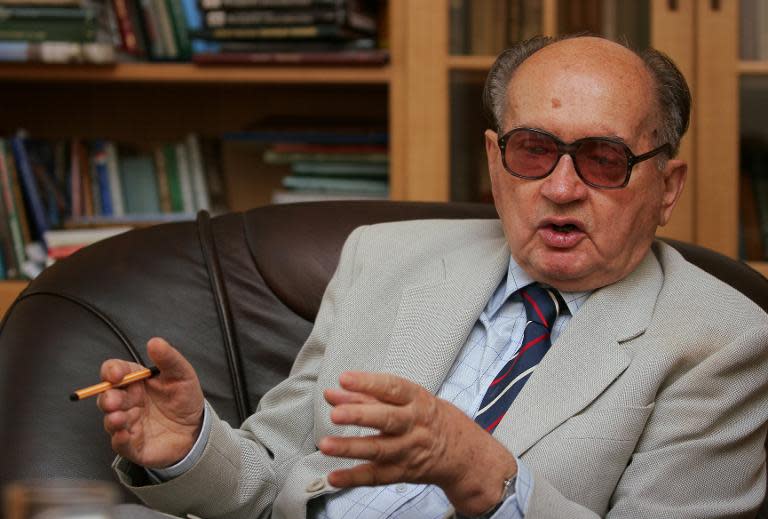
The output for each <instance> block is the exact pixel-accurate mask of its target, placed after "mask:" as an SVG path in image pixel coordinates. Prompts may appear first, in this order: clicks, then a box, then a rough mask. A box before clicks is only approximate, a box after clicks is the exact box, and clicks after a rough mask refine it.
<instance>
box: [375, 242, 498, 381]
mask: <svg viewBox="0 0 768 519" xmlns="http://www.w3.org/2000/svg"><path fill="white" fill-rule="evenodd" d="M508 265H509V249H508V247H507V243H506V240H505V239H504V237H503V236H500V237H499V238H497V239H493V240H482V241H480V242H479V243H476V244H473V245H472V246H470V247H466V248H460V249H458V250H456V251H455V252H453V253H451V254H449V255H447V256H445V257H443V258H439V259H437V260H436V261H435V262H434V264H433V265H432V266H431V267H430V268H429V269H428V274H427V275H428V277H429V278H430V279H428V280H427V281H426V282H422V283H418V284H416V285H412V286H410V287H408V288H406V289H405V290H404V292H403V296H402V299H401V302H400V307H399V309H398V314H397V317H396V319H395V324H394V328H393V331H392V338H391V342H390V345H389V348H388V350H387V356H386V359H385V362H384V366H383V371H385V372H389V373H393V374H395V375H398V376H401V377H404V378H407V379H409V380H412V381H414V382H416V383H418V384H419V385H421V386H423V387H425V388H426V389H428V390H429V391H431V392H432V393H436V392H437V390H438V389H439V388H440V384H442V382H443V380H444V379H445V377H446V375H447V374H448V371H449V370H450V368H451V366H452V364H453V361H454V359H455V357H456V355H457V354H458V352H459V350H460V349H461V347H462V346H463V345H464V342H465V341H466V338H467V336H468V335H469V333H470V331H471V330H472V326H473V325H474V323H475V321H476V320H477V318H478V317H479V315H480V313H481V312H482V310H483V308H485V305H486V304H487V302H488V300H489V299H490V297H491V295H492V294H493V291H494V290H495V289H496V287H497V286H498V285H499V283H500V282H501V279H502V277H503V276H504V274H506V271H507V266H508Z"/></svg>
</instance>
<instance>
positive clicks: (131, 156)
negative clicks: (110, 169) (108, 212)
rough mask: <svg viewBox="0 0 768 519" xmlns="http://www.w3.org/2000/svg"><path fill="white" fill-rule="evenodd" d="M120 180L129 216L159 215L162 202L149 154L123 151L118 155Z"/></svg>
mask: <svg viewBox="0 0 768 519" xmlns="http://www.w3.org/2000/svg"><path fill="white" fill-rule="evenodd" d="M118 161H119V164H120V172H121V175H120V178H121V180H122V183H123V185H122V188H123V194H124V197H125V200H124V201H125V212H126V216H127V215H132V214H141V213H153V214H156V213H159V212H160V201H159V198H158V193H157V179H156V178H155V168H154V166H153V162H152V157H151V156H150V155H148V154H141V153H133V152H131V151H128V150H121V152H119V153H118Z"/></svg>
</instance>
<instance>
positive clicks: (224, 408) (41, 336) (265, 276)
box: [0, 201, 768, 506]
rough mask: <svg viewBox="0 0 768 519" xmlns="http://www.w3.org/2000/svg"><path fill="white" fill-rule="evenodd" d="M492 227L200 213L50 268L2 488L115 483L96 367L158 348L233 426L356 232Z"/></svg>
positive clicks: (723, 268)
mask: <svg viewBox="0 0 768 519" xmlns="http://www.w3.org/2000/svg"><path fill="white" fill-rule="evenodd" d="M495 217H496V213H495V210H494V208H493V207H492V206H490V205H475V204H456V203H451V204H449V203H413V202H368V201H366V202H332V203H307V204H294V205H285V206H268V207H262V208H258V209H254V210H251V211H248V212H245V213H232V214H226V215H223V216H219V217H216V218H209V216H208V215H207V214H206V213H201V214H200V215H199V217H198V219H197V221H196V222H184V223H170V224H163V225H159V226H156V227H151V228H146V229H141V230H135V231H131V232H129V233H126V234H123V235H119V236H117V237H114V238H111V239H109V240H106V241H103V242H100V243H97V244H95V245H93V246H91V247H88V248H86V249H83V250H81V251H80V252H78V253H76V254H74V255H73V256H72V257H70V258H68V259H67V260H64V261H61V262H59V263H57V264H55V265H54V266H53V267H51V268H49V269H48V270H46V271H45V272H44V273H43V274H42V275H41V276H40V277H39V278H37V279H36V280H34V281H33V282H32V283H31V284H30V285H29V287H28V288H27V289H26V290H25V291H24V292H23V293H22V294H21V295H20V296H19V298H18V299H17V300H16V302H15V303H14V305H13V307H12V308H11V309H10V310H9V312H8V313H7V314H6V318H5V319H4V321H3V322H2V324H1V325H0V449H2V461H1V462H0V467H2V468H1V470H0V485H4V484H5V483H7V482H9V481H11V480H15V479H25V478H51V477H66V478H86V479H106V480H111V479H113V478H114V476H113V474H112V471H111V468H110V463H111V461H112V459H113V454H112V451H111V449H110V446H109V440H108V437H107V435H106V433H104V432H103V430H102V428H101V423H102V418H101V415H100V413H99V412H98V410H97V409H96V406H95V404H94V402H92V401H90V402H89V401H85V402H79V403H72V402H70V401H69V399H68V395H69V394H70V393H71V392H72V390H73V389H75V388H79V387H83V386H87V385H90V384H92V383H94V382H95V381H97V380H98V379H99V366H100V364H101V362H102V361H103V360H105V359H107V358H111V357H121V358H126V359H133V360H135V361H137V362H140V363H142V364H143V363H144V362H145V347H144V346H145V344H146V341H147V339H149V338H150V337H152V336H155V335H159V336H163V337H165V338H167V339H168V340H169V341H170V342H171V343H172V344H174V345H176V346H177V347H178V348H179V349H180V350H181V351H182V353H183V354H184V355H186V356H187V358H189V359H190V361H191V362H192V364H193V365H194V366H195V367H196V369H197V370H198V374H199V376H200V380H201V382H202V384H203V388H204V391H205V394H206V397H207V398H208V400H209V401H210V402H211V403H212V404H213V406H214V407H215V408H216V409H217V411H218V413H219V414H220V416H222V417H223V418H224V419H226V420H227V421H228V422H229V423H231V424H232V425H237V424H239V423H240V422H241V421H242V420H243V419H244V418H245V417H246V416H248V415H249V414H250V413H251V412H252V411H253V410H254V409H255V408H256V405H257V404H258V402H259V399H260V398H261V396H262V395H263V394H264V393H265V392H266V391H267V390H268V389H269V388H271V387H272V386H274V385H275V384H276V383H278V382H279V381H280V380H282V379H283V378H284V377H286V376H287V374H288V371H289V369H290V366H291V363H292V361H293V358H294V356H295V355H296V353H297V352H298V350H299V348H300V347H301V345H302V343H303V342H304V340H305V338H306V337H307V335H308V334H309V332H310V329H311V327H312V322H313V320H314V317H315V315H316V313H317V309H318V306H319V304H320V299H321V297H322V294H323V291H324V290H325V286H326V284H327V282H328V280H329V279H330V277H331V275H332V274H333V271H334V269H335V267H336V263H337V261H338V257H339V253H340V252H341V247H342V244H343V243H344V240H345V239H346V237H347V235H348V234H349V233H350V231H351V230H352V229H354V228H355V227H357V226H359V225H364V224H369V223H376V222H384V221H394V220H407V219H416V218H495ZM404 238H406V239H407V237H404ZM670 243H671V244H672V245H673V246H675V247H676V248H677V249H678V250H680V251H681V252H682V253H683V255H684V256H686V257H687V258H688V259H689V260H690V261H692V262H693V263H695V264H697V265H699V266H700V267H701V268H703V269H704V270H707V271H709V272H710V273H712V274H713V275H715V276H717V277H718V278H720V279H722V280H724V281H725V282H726V283H729V284H731V285H733V286H734V287H736V288H737V289H738V290H740V291H741V292H743V293H744V294H745V295H747V297H749V298H751V299H752V300H754V301H755V302H756V303H757V304H759V305H760V306H761V307H762V308H763V309H767V310H768V281H767V280H766V279H765V278H764V277H763V276H761V275H760V274H758V273H757V272H755V271H754V270H752V269H750V268H749V267H747V266H746V265H744V264H743V263H740V262H736V261H733V260H731V259H729V258H726V257H724V256H722V255H720V254H717V253H715V252H712V251H710V250H707V249H703V248H701V247H697V246H694V245H690V244H684V243H681V242H674V241H671V242H670ZM125 497H126V500H127V501H130V500H133V498H132V497H131V496H129V495H128V494H126V496H125ZM764 506H765V505H764Z"/></svg>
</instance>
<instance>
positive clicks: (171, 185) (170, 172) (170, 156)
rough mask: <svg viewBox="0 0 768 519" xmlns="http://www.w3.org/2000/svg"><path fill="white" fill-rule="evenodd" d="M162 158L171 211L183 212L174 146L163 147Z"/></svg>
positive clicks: (166, 145) (177, 162)
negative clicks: (163, 159) (163, 158)
mask: <svg viewBox="0 0 768 519" xmlns="http://www.w3.org/2000/svg"><path fill="white" fill-rule="evenodd" d="M163 156H164V157H165V175H166V177H167V178H168V194H169V195H170V197H171V211H172V212H174V213H180V212H182V211H184V198H183V197H182V193H181V178H180V177H179V161H178V159H177V157H176V146H175V145H173V144H165V145H163Z"/></svg>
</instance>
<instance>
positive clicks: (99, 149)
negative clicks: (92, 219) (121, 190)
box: [93, 140, 114, 216]
mask: <svg viewBox="0 0 768 519" xmlns="http://www.w3.org/2000/svg"><path fill="white" fill-rule="evenodd" d="M93 167H94V171H95V173H96V174H95V175H94V177H95V181H96V185H97V186H98V195H99V197H98V198H99V202H100V204H99V206H100V209H101V210H100V211H98V214H101V215H104V216H112V215H113V214H114V210H113V209H112V192H111V186H110V184H111V182H110V175H109V167H108V163H107V150H106V143H105V142H104V141H102V140H98V141H96V142H95V143H94V149H93Z"/></svg>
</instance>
